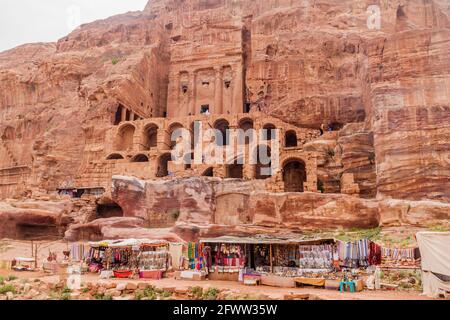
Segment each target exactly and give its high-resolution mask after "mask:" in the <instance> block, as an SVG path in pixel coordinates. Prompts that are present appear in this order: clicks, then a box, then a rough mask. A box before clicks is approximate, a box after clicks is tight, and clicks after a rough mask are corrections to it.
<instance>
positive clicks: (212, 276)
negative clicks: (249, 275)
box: [208, 268, 239, 281]
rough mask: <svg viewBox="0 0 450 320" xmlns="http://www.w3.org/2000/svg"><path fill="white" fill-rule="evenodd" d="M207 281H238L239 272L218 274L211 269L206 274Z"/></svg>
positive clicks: (214, 269) (215, 270)
mask: <svg viewBox="0 0 450 320" xmlns="http://www.w3.org/2000/svg"><path fill="white" fill-rule="evenodd" d="M208 279H209V280H219V281H239V272H232V273H230V272H219V271H218V270H217V269H216V268H212V269H211V271H210V272H209V273H208Z"/></svg>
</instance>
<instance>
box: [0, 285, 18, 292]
mask: <svg viewBox="0 0 450 320" xmlns="http://www.w3.org/2000/svg"><path fill="white" fill-rule="evenodd" d="M7 292H12V293H16V288H15V287H14V286H13V285H12V284H5V285H4V286H1V287H0V294H5V293H7Z"/></svg>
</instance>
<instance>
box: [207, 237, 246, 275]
mask: <svg viewBox="0 0 450 320" xmlns="http://www.w3.org/2000/svg"><path fill="white" fill-rule="evenodd" d="M222 240H223V239H222ZM201 245H202V252H203V254H202V258H203V260H202V261H203V263H204V266H205V269H206V271H207V272H208V279H210V280H229V281H238V280H240V281H242V276H243V271H244V268H245V265H246V256H247V253H248V252H247V251H248V245H247V244H245V243H239V242H238V241H236V242H233V241H232V240H231V242H229V241H222V242H205V243H201Z"/></svg>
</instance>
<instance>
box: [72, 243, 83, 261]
mask: <svg viewBox="0 0 450 320" xmlns="http://www.w3.org/2000/svg"><path fill="white" fill-rule="evenodd" d="M70 254H71V259H72V261H82V260H83V259H84V258H85V245H84V244H83V243H72V248H71V250H70Z"/></svg>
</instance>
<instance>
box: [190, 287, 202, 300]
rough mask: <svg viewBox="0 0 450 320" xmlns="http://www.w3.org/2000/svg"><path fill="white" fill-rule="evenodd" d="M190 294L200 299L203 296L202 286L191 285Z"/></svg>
mask: <svg viewBox="0 0 450 320" xmlns="http://www.w3.org/2000/svg"><path fill="white" fill-rule="evenodd" d="M190 292H191V295H192V296H193V297H194V298H195V299H197V300H201V299H202V297H203V288H202V287H192V288H191V289H190Z"/></svg>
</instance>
